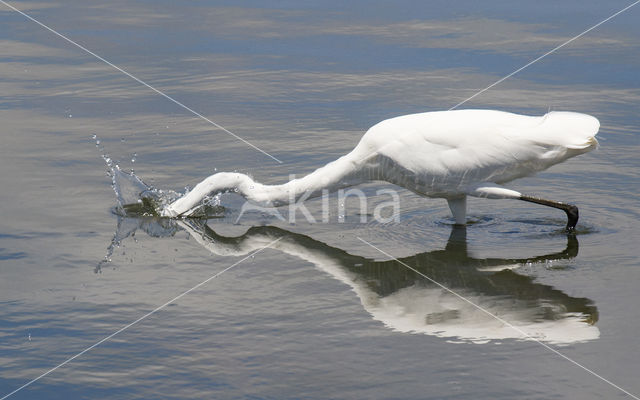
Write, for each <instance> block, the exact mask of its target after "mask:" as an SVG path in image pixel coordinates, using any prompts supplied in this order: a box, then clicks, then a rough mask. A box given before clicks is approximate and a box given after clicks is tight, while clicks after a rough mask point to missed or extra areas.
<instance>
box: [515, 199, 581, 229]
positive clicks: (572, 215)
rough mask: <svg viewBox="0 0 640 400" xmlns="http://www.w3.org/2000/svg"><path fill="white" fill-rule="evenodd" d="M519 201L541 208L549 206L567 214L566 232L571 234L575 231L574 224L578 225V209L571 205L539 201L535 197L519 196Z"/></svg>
mask: <svg viewBox="0 0 640 400" xmlns="http://www.w3.org/2000/svg"><path fill="white" fill-rule="evenodd" d="M520 200H524V201H528V202H530V203H536V204H542V205H543V206H549V207H553V208H557V209H560V210H563V211H564V212H565V213H567V228H566V229H567V232H573V231H574V230H575V227H576V224H577V223H578V207H576V206H574V205H573V204H566V203H561V202H559V201H551V200H544V199H539V198H537V197H531V196H525V195H522V196H520Z"/></svg>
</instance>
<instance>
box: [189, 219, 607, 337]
mask: <svg viewBox="0 0 640 400" xmlns="http://www.w3.org/2000/svg"><path fill="white" fill-rule="evenodd" d="M178 226H180V227H181V228H182V229H184V230H186V231H187V232H189V233H190V234H191V236H190V237H192V238H193V239H195V240H196V241H197V242H198V243H199V244H201V245H202V246H203V247H204V248H206V249H207V250H209V251H210V252H211V253H213V254H216V255H222V256H234V257H239V256H245V255H247V254H251V253H252V252H255V251H258V250H261V249H264V248H265V247H269V248H273V249H275V250H279V251H282V252H283V253H286V254H289V255H292V256H295V257H298V258H300V259H302V260H305V261H308V262H310V263H312V264H313V265H315V266H316V267H317V268H318V269H320V270H321V271H324V272H326V273H328V274H329V275H330V276H332V277H333V278H335V279H337V280H339V281H341V282H343V283H345V284H347V285H349V286H350V287H351V288H352V289H353V291H354V292H355V293H356V295H357V296H358V298H359V299H360V302H361V303H362V306H363V307H364V309H365V310H366V311H367V312H368V313H369V314H371V316H372V318H373V319H375V320H377V321H380V322H382V323H383V324H384V325H386V326H387V327H389V328H390V329H393V330H394V331H398V332H406V333H424V334H427V335H432V336H438V337H443V338H447V339H449V340H454V341H457V342H466V343H486V342H488V341H491V340H503V339H509V338H514V339H519V340H538V341H542V342H546V343H552V344H556V345H567V344H571V343H577V342H585V341H590V340H594V339H597V338H598V337H599V336H600V331H599V329H598V328H597V327H596V326H595V325H593V324H594V323H595V322H596V321H597V319H598V312H597V309H596V307H595V306H594V305H593V304H592V303H591V301H590V300H589V299H585V298H577V297H571V296H569V295H567V294H565V293H563V292H562V291H560V290H557V289H555V288H553V287H551V286H546V285H543V284H541V283H537V282H534V280H533V278H530V277H525V276H523V275H519V274H517V273H515V272H511V271H506V270H509V269H511V268H517V267H519V266H520V265H522V264H521V263H523V262H525V261H526V260H534V261H547V260H554V259H567V258H568V259H570V258H573V257H575V256H576V255H577V250H578V242H577V239H576V238H575V236H568V244H567V249H566V250H565V251H563V252H559V253H554V254H549V255H543V256H538V257H533V258H526V259H500V258H491V259H479V258H473V257H472V256H471V255H469V254H468V252H467V248H466V231H465V228H464V227H462V228H460V227H455V228H454V229H453V230H452V232H451V237H450V238H449V241H448V243H447V246H446V248H445V249H444V250H434V251H431V252H428V253H421V254H414V255H411V256H409V257H406V258H403V259H402V260H399V261H396V260H392V261H374V260H370V259H367V258H364V257H359V256H354V255H351V254H349V253H347V252H345V251H344V250H341V249H337V248H333V247H330V246H328V245H326V244H324V243H322V242H319V241H316V240H314V239H311V238H309V237H307V236H304V235H299V234H296V233H293V232H289V231H286V230H283V229H279V228H274V227H264V226H263V227H252V228H249V230H248V231H247V232H246V233H245V234H244V235H241V236H238V237H224V236H220V235H218V234H217V233H216V232H214V231H213V230H212V229H211V228H210V227H209V226H208V225H206V224H203V223H202V222H198V221H179V222H178ZM274 239H278V240H277V241H275V240H274ZM406 266H410V269H407V268H406ZM483 267H489V268H483ZM487 270H493V271H501V272H486V271H487ZM414 271H422V272H420V273H421V274H422V276H424V275H427V276H433V277H436V278H437V280H438V282H439V283H442V284H444V285H446V287H447V288H450V289H451V290H454V291H455V293H457V294H459V295H460V296H463V297H464V299H466V300H463V299H462V298H460V297H458V296H456V295H452V294H451V292H449V291H447V290H444V289H443V288H442V287H440V286H438V285H435V284H430V282H427V281H425V280H424V279H422V278H421V276H420V275H418V274H414V273H413V272H414ZM496 316H500V317H499V318H496ZM504 321H508V324H505V323H504Z"/></svg>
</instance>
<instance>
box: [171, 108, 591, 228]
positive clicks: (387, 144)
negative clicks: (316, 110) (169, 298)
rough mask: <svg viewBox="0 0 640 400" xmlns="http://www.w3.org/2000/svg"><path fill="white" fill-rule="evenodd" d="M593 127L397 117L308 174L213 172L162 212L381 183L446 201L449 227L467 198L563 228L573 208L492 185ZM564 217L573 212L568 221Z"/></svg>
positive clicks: (586, 122)
mask: <svg viewBox="0 0 640 400" xmlns="http://www.w3.org/2000/svg"><path fill="white" fill-rule="evenodd" d="M599 127H600V123H599V122H598V120H597V119H596V118H594V117H592V116H589V115H586V114H580V113H574V112H550V113H548V114H546V115H543V116H540V117H533V116H525V115H518V114H513V113H507V112H502V111H493V110H454V111H438V112H427V113H421V114H411V115H404V116H401V117H396V118H391V119H388V120H385V121H382V122H380V123H378V124H376V125H374V126H373V127H371V128H370V129H369V130H368V131H367V133H365V135H364V136H363V137H362V139H361V140H360V142H359V143H358V145H357V146H356V147H355V149H353V151H351V152H350V153H348V154H347V155H345V156H343V157H340V158H339V159H337V160H336V161H333V162H331V163H329V164H327V165H325V166H324V167H322V168H319V169H317V170H316V171H314V172H312V173H311V174H309V175H307V176H305V177H303V178H299V179H294V180H291V181H289V182H287V183H285V184H282V185H263V184H260V183H257V182H255V181H253V180H252V179H251V178H250V177H248V176H247V175H244V174H239V173H224V172H223V173H218V174H215V175H212V176H210V177H208V178H207V179H205V180H204V181H202V182H201V183H199V184H198V185H197V186H196V187H194V189H193V190H192V191H190V192H189V193H187V194H186V195H185V196H183V197H182V198H180V199H178V200H176V201H175V202H173V203H172V204H170V205H169V206H167V207H165V209H164V210H162V215H164V216H170V217H175V216H188V215H189V214H190V213H191V212H192V211H193V210H194V208H195V207H197V206H198V205H199V203H200V202H201V201H202V199H203V198H204V197H205V196H207V195H211V194H216V193H219V192H225V191H230V190H236V191H237V192H238V193H239V194H240V195H242V196H244V197H245V198H247V199H248V200H250V201H253V202H256V203H259V204H264V205H267V204H268V205H273V206H279V205H284V204H288V203H289V202H291V201H294V200H296V199H298V198H299V197H300V196H302V195H306V194H309V193H310V196H309V197H314V196H318V195H320V194H321V193H322V190H323V189H328V190H330V191H335V190H337V189H340V188H344V187H348V186H353V185H357V184H360V183H363V182H367V181H386V182H389V183H393V184H396V185H398V186H402V187H404V188H407V189H409V190H411V191H413V192H415V193H418V194H420V195H423V196H427V197H437V198H444V199H447V201H448V202H449V206H450V208H451V211H452V213H453V215H454V218H455V219H456V223H458V224H464V223H465V221H466V214H465V213H466V196H467V195H470V196H477V197H488V198H515V199H520V200H525V201H530V202H535V203H539V204H543V205H548V206H552V207H555V208H560V209H563V210H564V211H565V212H567V215H568V216H569V223H568V225H567V228H568V229H573V226H575V222H577V208H576V207H575V206H570V205H567V204H563V203H558V202H552V201H548V200H541V199H535V198H532V197H529V196H524V195H522V194H521V193H519V192H516V191H514V190H509V189H506V188H503V187H501V186H499V185H500V184H503V183H506V182H509V181H511V180H514V179H517V178H521V177H523V176H527V175H531V174H534V173H536V172H539V171H542V170H544V169H546V168H549V167H550V166H552V165H554V164H557V163H560V162H562V161H564V160H566V159H568V158H570V157H573V156H576V155H578V154H582V153H585V152H588V151H590V150H592V149H594V148H595V147H596V146H597V144H598V142H597V140H596V139H595V135H596V134H597V132H598V129H599ZM570 212H571V213H574V212H575V218H573V219H575V221H572V216H571V215H570Z"/></svg>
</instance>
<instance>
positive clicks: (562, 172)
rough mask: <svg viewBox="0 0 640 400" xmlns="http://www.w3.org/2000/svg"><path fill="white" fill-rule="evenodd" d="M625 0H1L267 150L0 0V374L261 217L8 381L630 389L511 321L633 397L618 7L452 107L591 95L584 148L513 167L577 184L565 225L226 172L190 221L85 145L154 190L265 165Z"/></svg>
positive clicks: (591, 395) (57, 391) (631, 255)
mask: <svg viewBox="0 0 640 400" xmlns="http://www.w3.org/2000/svg"><path fill="white" fill-rule="evenodd" d="M630 3H631V2H627V1H609V2H598V1H565V2H561V3H558V2H554V1H538V2H518V3H513V2H503V1H497V0H491V1H487V2H473V1H460V2H444V1H431V2H407V1H396V2H378V1H351V2H338V1H324V2H316V3H313V2H299V1H295V2H293V1H282V2H273V3H269V4H264V3H262V2H254V1H243V2H226V1H206V0H205V1H196V2H168V1H135V2H133V1H129V2H125V1H112V2H86V1H66V2H56V1H49V2H31V1H15V2H11V4H12V5H14V6H15V7H17V8H19V9H20V10H23V11H24V12H26V13H28V14H29V15H31V16H32V17H33V18H36V19H37V20H39V21H41V22H42V23H44V24H47V25H48V26H50V27H51V28H52V29H55V30H56V31H58V32H60V33H61V34H63V35H66V36H68V37H69V38H70V39H72V40H74V41H76V42H77V43H79V44H80V45H82V46H85V47H86V48H87V49H90V50H91V51H94V52H95V53H97V54H99V55H100V56H102V57H104V58H105V59H106V60H108V61H110V62H112V63H113V64H115V65H117V66H119V67H121V68H123V69H124V70H126V71H127V72H129V73H131V74H133V75H135V76H136V77H138V78H140V79H142V80H144V81H145V82H147V83H148V84H150V85H152V86H154V87H155V88H157V89H159V90H161V91H163V92H165V93H167V94H168V95H170V96H172V97H173V98H175V99H176V100H178V101H180V102H182V103H184V104H185V105H187V106H189V107H191V108H193V109H194V110H196V111H197V112H199V113H201V114H203V115H205V116H206V117H208V118H210V119H212V120H213V121H215V122H217V123H219V124H221V125H223V126H224V127H226V128H227V129H229V130H230V131H232V132H234V133H235V134H237V135H239V136H240V137H242V138H244V139H246V140H248V141H249V142H251V143H252V144H254V145H256V146H258V147H260V148H261V149H263V150H265V151H266V152H268V153H270V154H272V155H273V156H275V157H276V158H278V159H280V160H282V161H283V163H282V164H279V163H277V162H275V161H274V160H272V159H271V158H269V157H267V156H266V155H264V154H262V153H260V152H257V151H256V150H254V149H252V148H251V147H249V146H247V145H246V144H244V143H243V142H241V141H239V140H237V139H235V138H234V137H232V136H231V135H229V134H227V133H225V132H223V131H221V130H220V129H217V128H215V127H214V126H212V125H210V124H208V123H207V122H205V121H203V120H202V119H199V118H197V117H195V116H194V115H192V114H190V113H189V112H188V111H185V110H184V109H182V108H180V107H179V106H178V105H176V104H175V103H172V102H170V101H168V100H167V99H166V98H163V97H162V96H160V95H158V94H157V93H155V92H153V91H152V90H150V89H149V88H147V87H145V86H143V85H141V84H140V83H138V82H136V81H134V80H132V79H131V78H129V77H127V76H126V75H124V74H122V73H121V72H119V71H117V70H115V69H114V68H112V67H110V66H109V65H106V64H105V63H104V62H101V61H99V60H97V59H96V58H94V57H92V56H91V55H89V54H87V53H86V52H83V51H82V50H80V49H79V48H77V47H74V46H73V45H71V44H69V43H68V42H66V41H64V40H63V39H61V38H60V37H58V36H56V35H54V34H53V33H52V32H50V31H47V30H45V29H44V28H42V27H41V26H38V25H37V24H36V23H34V22H33V21H30V20H28V19H27V18H25V17H24V16H22V15H20V14H18V13H17V12H15V11H13V10H11V9H10V8H9V7H8V6H6V5H5V4H0V171H1V173H0V217H1V219H0V397H2V396H5V395H7V394H9V393H11V392H12V391H14V390H15V389H17V388H19V387H21V386H22V385H24V384H25V383H27V382H29V381H31V380H32V379H34V378H36V377H38V376H40V375H41V374H43V373H45V372H47V371H49V370H50V369H52V368H54V367H56V366H58V365H59V364H61V363H63V362H64V361H66V360H67V359H69V358H70V357H72V356H74V355H76V354H78V353H80V352H81V351H83V350H85V349H87V348H88V347H89V346H92V345H93V344H95V343H97V342H98V341H100V340H102V339H103V338H105V337H107V336H109V335H111V334H112V333H114V332H116V331H117V330H119V329H120V328H122V327H124V326H126V325H127V324H130V323H131V322H133V321H135V320H137V319H138V318H140V317H142V316H144V315H145V314H147V313H148V312H150V311H152V310H154V309H155V308H156V307H158V306H160V305H163V304H164V303H166V302H168V301H170V300H171V299H173V298H175V297H176V296H178V295H180V294H181V293H183V292H185V291H187V290H188V289H190V288H192V287H194V286H195V285H197V284H199V283H201V282H203V281H204V280H205V279H207V278H209V277H212V276H213V275H215V274H217V273H219V272H221V271H223V270H224V269H225V268H227V267H229V266H231V265H234V264H235V263H238V262H239V261H241V260H242V259H243V258H245V257H246V256H247V255H248V254H251V252H252V251H254V250H258V249H260V248H261V247H263V246H264V245H266V244H268V243H270V242H271V241H273V240H276V239H279V241H278V242H277V243H276V244H274V245H273V248H271V249H266V250H263V251H261V252H259V253H258V254H256V255H254V256H252V257H248V258H247V259H246V260H244V261H242V262H240V263H238V264H237V265H236V266H235V267H233V268H232V269H230V270H228V271H226V272H224V273H223V274H222V275H220V276H218V277H217V278H215V279H212V280H211V281H209V282H207V283H206V284H204V285H202V286H200V287H198V288H197V289H195V290H193V291H192V292H190V293H188V294H186V295H185V296H183V297H181V298H179V299H178V300H176V301H175V302H172V303H171V304H170V305H168V306H166V307H165V308H163V309H161V310H159V311H158V312H156V313H154V314H152V315H150V316H149V317H147V318H145V319H144V320H142V321H140V322H138V323H136V324H135V325H133V326H131V327H129V328H128V329H126V330H124V331H122V332H121V333H119V334H118V335H116V336H114V337H112V338H110V339H109V340H107V341H105V342H103V343H101V344H100V345H99V346H97V347H95V348H93V349H91V350H90V351H87V352H86V353H84V354H82V355H80V356H79V357H77V358H75V359H73V360H72V361H70V362H68V363H67V364H65V365H63V366H61V367H60V368H58V369H56V370H55V371H52V372H51V373H49V374H48V375H46V376H44V377H42V378H41V379H39V380H37V381H36V382H34V383H32V384H30V385H29V386H27V387H25V388H24V389H23V390H20V391H18V392H16V393H15V394H13V395H11V396H10V397H9V398H11V399H16V400H17V399H68V398H83V399H102V398H110V399H149V398H162V399H169V398H175V399H187V398H193V399H203V398H216V399H218V398H219V399H244V398H253V399H299V398H305V399H326V398H336V399H361V398H380V399H391V398H396V399H426V398H429V399H443V398H448V399H513V398H522V399H548V398H557V399H576V398H581V399H600V398H609V399H611V398H631V397H630V396H629V395H628V394H625V393H624V392H623V391H621V390H619V389H618V388H616V387H614V386H612V385H611V384H609V383H607V382H605V381H604V380H602V379H600V378H598V377H596V376H595V375H594V374H592V373H589V372H588V371H586V370H585V369H582V368H580V367H579V366H578V365H576V364H574V363H572V362H570V361H568V360H567V359H564V358H562V357H560V356H559V355H557V354H555V353H553V352H552V351H550V350H549V348H545V347H544V346H543V345H541V344H540V343H538V342H536V341H533V340H530V338H526V337H524V336H523V335H522V333H521V331H522V332H525V333H526V334H527V335H529V336H530V337H533V338H535V339H537V340H539V341H540V342H541V343H543V344H544V345H547V346H550V347H551V348H552V349H555V350H557V351H559V352H561V353H562V354H564V355H565V356H566V357H568V358H570V359H572V360H574V361H575V363H577V364H580V365H582V366H584V367H585V368H588V369H589V370H591V371H593V372H594V373H595V374H599V375H601V376H602V377H603V378H606V379H608V380H609V381H610V382H611V383H613V384H615V385H618V386H619V387H620V388H623V389H624V390H626V391H628V392H629V393H631V394H633V395H636V396H637V395H640V383H639V382H638V366H639V364H640V361H639V360H640V335H639V334H638V332H640V307H638V303H639V301H640V295H639V294H638V286H639V285H640V257H639V256H640V251H639V250H638V244H639V243H640V235H639V228H638V221H639V220H640V206H639V205H638V198H639V196H638V194H639V188H640V179H639V173H638V171H639V170H640V157H638V154H639V153H640V142H639V140H638V137H639V136H638V135H639V132H638V131H639V128H638V127H639V126H640V107H639V104H640V75H639V74H638V71H640V40H639V37H640V28H639V26H640V25H638V24H637V21H638V19H639V18H640V5H638V6H636V7H633V8H631V9H630V10H628V11H627V12H625V13H623V14H621V15H619V16H618V17H616V18H614V19H612V20H611V21H608V22H607V23H605V24H603V25H602V26H600V27H598V28H597V29H595V30H593V31H591V32H589V33H588V34H586V35H585V36H583V37H582V38H580V39H578V40H576V41H574V42H572V43H570V44H569V45H567V46H565V47H563V48H561V49H559V50H558V51H557V52H555V53H554V54H551V55H549V56H548V57H546V58H544V59H543V60H541V61H539V62H537V63H535V64H534V65H532V66H530V67H529V68H527V69H525V70H524V71H522V72H520V73H519V74H517V75H515V76H513V77H512V78H510V79H508V80H506V81H504V82H502V83H500V84H499V85H497V86H495V87H493V88H492V89H490V90H488V91H486V92H484V93H482V94H481V95H479V96H477V97H475V98H474V99H472V100H471V101H469V102H468V103H466V104H465V105H464V106H463V107H464V108H490V109H501V110H505V111H512V112H519V113H527V114H534V115H541V114H544V113H545V112H547V111H548V110H549V109H552V110H571V111H578V112H583V113H588V114H591V115H594V116H596V117H597V118H598V119H600V121H601V130H600V133H599V136H598V138H599V140H600V144H601V146H600V148H599V149H598V150H597V151H594V152H592V153H589V154H586V155H582V156H580V157H578V158H574V159H571V160H569V161H567V162H565V163H563V164H561V165H557V166H555V167H553V168H551V169H550V170H548V171H545V172H544V173H541V174H539V175H538V176H535V177H530V178H526V179H522V180H519V181H516V182H513V183H512V184H511V185H510V187H512V188H514V189H516V190H519V191H522V192H526V193H531V194H537V195H540V196H544V197H548V198H552V199H557V200H561V201H567V202H573V203H576V204H578V205H579V206H580V212H581V220H580V222H579V225H578V229H577V233H576V235H575V236H567V235H566V234H564V233H563V232H562V228H563V225H564V216H563V215H562V213H561V212H559V211H555V210H550V209H547V208H545V207H539V206H532V205H527V204H518V202H513V201H506V200H505V201H490V200H481V199H470V201H469V214H470V219H471V221H472V223H471V224H470V225H469V226H468V227H467V228H466V229H459V228H453V227H452V222H453V221H452V219H451V218H450V215H449V211H448V209H447V207H446V204H445V202H444V201H441V200H440V201H439V200H430V199H423V198H420V197H418V196H416V195H414V194H411V193H409V192H407V191H404V190H403V191H401V194H402V196H401V217H400V221H399V222H393V223H388V224H381V223H376V222H375V221H373V220H371V219H369V221H368V222H367V223H361V222H360V215H359V214H358V207H357V202H356V201H355V199H353V201H352V200H351V199H350V200H348V201H347V203H348V204H347V205H346V206H347V207H346V208H347V212H346V215H345V216H344V218H341V217H343V216H342V215H339V212H338V209H339V205H338V200H337V198H336V197H335V196H334V197H332V198H331V199H330V201H329V207H330V210H331V214H330V221H329V223H316V224H311V223H308V222H306V221H305V220H304V219H303V218H299V219H298V220H297V221H296V223H295V224H290V223H287V222H282V221H279V220H277V219H275V218H271V217H268V216H266V215H261V214H259V213H253V214H248V215H245V216H244V217H243V218H242V219H240V220H239V221H238V222H237V223H236V219H237V216H238V208H239V205H241V202H239V201H238V199H236V198H234V196H233V195H227V196H225V197H224V198H223V199H222V200H223V202H226V204H227V211H226V212H225V213H224V215H221V217H220V218H212V219H210V220H209V221H208V222H207V223H204V222H203V221H201V220H200V221H186V222H184V221H183V222H176V221H169V220H157V219H154V218H151V217H123V216H121V215H118V213H117V212H116V209H117V207H116V206H117V200H116V196H115V194H114V191H113V188H112V181H111V177H110V176H108V172H109V171H108V168H107V166H106V165H105V163H104V160H103V159H102V157H101V155H104V154H108V155H109V156H110V157H111V158H112V159H113V160H115V161H116V162H117V163H118V164H119V165H120V166H121V168H122V169H123V171H129V170H131V169H134V170H135V174H136V175H137V176H140V177H141V178H142V179H143V180H144V181H145V182H146V183H147V184H150V185H153V186H154V187H156V188H160V189H164V190H169V189H171V190H175V191H179V192H181V191H184V189H185V187H186V186H191V187H192V186H193V185H194V184H196V183H197V182H198V181H199V180H200V179H202V178H203V177H205V176H207V175H209V174H211V173H213V172H214V171H216V170H217V171H239V172H245V173H248V174H250V175H252V176H253V177H254V178H256V179H257V180H259V181H262V182H265V183H276V182H283V181H285V180H286V179H288V178H289V175H290V174H298V175H300V174H304V173H308V172H310V171H312V170H313V169H315V168H316V167H318V166H320V165H323V164H324V163H326V162H328V161H331V160H333V159H335V158H336V157H338V156H340V155H342V154H344V153H346V152H348V151H349V150H350V149H351V148H353V146H354V145H355V144H356V143H357V141H358V140H359V138H360V136H361V135H362V134H363V133H364V131H366V129H367V128H368V127H370V126H372V125H373V124H375V123H376V122H378V121H381V120H383V119H386V118H390V117H393V116H397V115H402V114H409V113H413V112H421V111H430V110H441V109H447V108H450V107H452V106H453V105H455V104H457V103H459V102H461V101H463V100H464V99H466V98H468V97H469V96H471V95H473V94H474V93H476V92H477V91H478V90H480V89H482V88H484V87H486V86H488V85H490V84H491V83H493V82H495V81H496V80H498V79H500V78H501V77H503V76H505V75H507V74H509V73H511V72H512V71H514V70H516V69H517V68H519V67H521V66H522V65H524V64H526V63H527V62H529V61H531V60H533V59H535V58H536V57H538V56H540V55H541V54H544V53H545V52H547V51H548V50H550V49H552V48H554V47H555V46H557V45H559V44H561V43H563V42H564V41H566V40H568V39H569V38H571V37H573V36H574V35H577V34H579V33H580V32H582V31H584V30H585V29H587V28H589V27H590V26H592V25H594V24H596V23H598V22H599V21H601V20H603V19H604V18H606V17H608V16H609V15H611V14H613V13H615V12H616V11H618V10H620V9H622V8H623V7H625V6H626V5H628V4H630ZM93 135H96V136H97V139H98V140H100V144H99V145H98V146H96V140H95V139H94V138H93ZM381 187H388V186H384V185H367V187H366V189H365V190H366V192H367V193H368V194H370V195H372V197H371V200H372V203H371V204H370V209H369V212H372V211H373V207H374V206H375V204H377V203H379V202H382V201H386V200H388V199H387V197H385V196H382V195H381V196H375V192H376V189H379V188H381ZM322 206H323V205H322V204H321V202H320V200H314V201H309V202H308V203H307V207H308V208H309V210H310V211H311V213H312V214H313V215H316V216H318V215H320V212H321V208H322ZM358 237H360V238H362V239H364V240H366V241H368V242H370V243H371V244H373V245H375V246H377V247H379V248H380V249H382V250H384V251H385V252H387V253H389V254H391V255H393V256H394V257H397V258H399V259H400V261H401V262H398V261H393V260H390V257H389V256H386V255H384V254H382V253H380V252H378V251H377V250H375V249H373V248H372V247H370V246H368V245H366V244H365V243H363V242H362V241H360V240H359V239H358ZM407 266H409V267H411V268H413V269H415V270H416V271H418V272H420V273H422V274H424V275H427V276H429V277H431V278H432V279H435V280H437V281H438V282H440V283H442V284H443V285H445V286H447V287H449V288H450V289H452V290H454V291H455V292H456V293H459V294H460V295H463V296H465V297H466V298H468V299H470V300H472V301H473V302H474V303H476V304H478V305H481V306H482V307H483V308H485V309H486V310H489V311H490V312H492V313H493V314H495V315H497V316H499V317H501V318H503V319H504V320H505V321H507V322H508V323H509V324H512V325H513V326H516V327H517V328H518V329H520V331H517V330H515V329H513V328H512V327H510V326H508V325H506V324H505V323H502V322H500V321H498V320H496V319H493V318H491V317H488V316H487V315H486V314H484V313H482V312H481V311H479V310H478V309H476V308H474V307H472V306H470V305H469V304H468V303H464V302H462V301H460V299H459V298H456V297H455V296H453V295H451V294H450V293H449V292H446V291H444V290H443V289H441V288H439V287H437V286H436V285H435V284H433V283H431V282H429V281H428V280H427V279H425V278H423V277H421V276H420V275H418V274H417V273H416V272H414V271H412V270H410V269H409V268H408V267H407Z"/></svg>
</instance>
